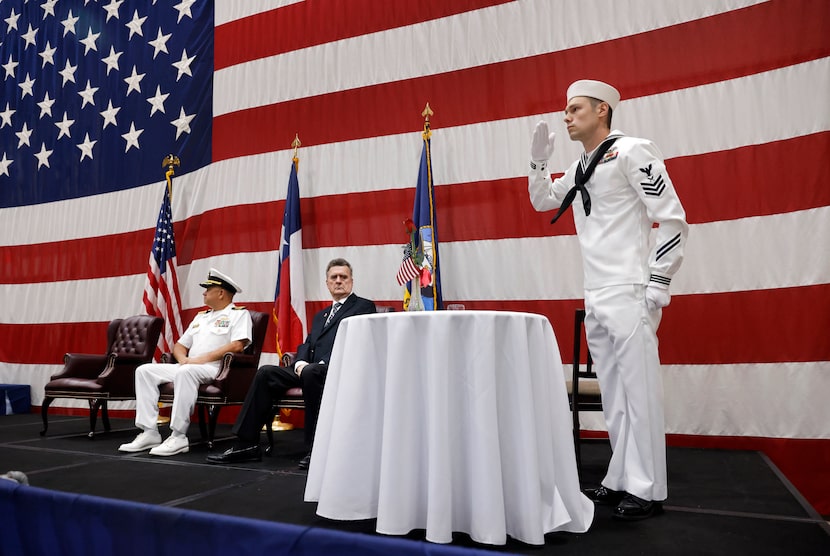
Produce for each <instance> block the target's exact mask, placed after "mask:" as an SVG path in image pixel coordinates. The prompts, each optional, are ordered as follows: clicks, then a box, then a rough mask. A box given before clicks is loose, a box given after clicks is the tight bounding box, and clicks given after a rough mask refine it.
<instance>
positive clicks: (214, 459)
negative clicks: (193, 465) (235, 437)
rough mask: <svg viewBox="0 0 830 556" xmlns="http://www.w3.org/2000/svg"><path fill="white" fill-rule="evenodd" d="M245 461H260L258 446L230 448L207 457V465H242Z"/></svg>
mask: <svg viewBox="0 0 830 556" xmlns="http://www.w3.org/2000/svg"><path fill="white" fill-rule="evenodd" d="M246 461H262V450H260V448H259V445H257V446H249V447H247V448H230V449H228V450H225V451H224V452H222V453H221V454H211V455H209V456H208V457H207V462H208V463H243V462H246Z"/></svg>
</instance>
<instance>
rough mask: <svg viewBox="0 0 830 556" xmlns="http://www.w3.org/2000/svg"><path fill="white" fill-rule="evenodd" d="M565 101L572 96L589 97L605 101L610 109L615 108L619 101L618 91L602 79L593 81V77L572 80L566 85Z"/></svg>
mask: <svg viewBox="0 0 830 556" xmlns="http://www.w3.org/2000/svg"><path fill="white" fill-rule="evenodd" d="M567 97H568V98H567V99H566V101H568V102H570V100H571V99H572V98H573V97H591V98H596V99H599V100H601V101H604V102H607V103H608V106H610V107H611V110H616V109H617V104H619V103H620V92H619V91H618V90H617V89H615V88H614V87H612V86H611V85H609V84H608V83H603V82H602V81H594V80H593V79H580V80H579V81H574V82H573V83H571V86H570V87H568V94H567Z"/></svg>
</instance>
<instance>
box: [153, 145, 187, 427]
mask: <svg viewBox="0 0 830 556" xmlns="http://www.w3.org/2000/svg"><path fill="white" fill-rule="evenodd" d="M180 164H181V160H179V157H178V156H176V155H174V154H168V155H167V156H165V157H164V160H162V161H161V167H162V168H164V167H167V171H166V172H165V173H164V179H165V180H167V198H168V199H170V212H171V213H172V212H173V175H174V174H175V173H176V170H175V166H179V165H180ZM171 226H172V222H171ZM158 406H159V410H161V408H162V407H164V404H163V403H161V402H158ZM169 422H170V417H167V416H166V415H162V414H161V411H159V416H158V418H157V419H156V424H158V425H163V424H165V423H169Z"/></svg>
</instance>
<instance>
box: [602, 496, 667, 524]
mask: <svg viewBox="0 0 830 556" xmlns="http://www.w3.org/2000/svg"><path fill="white" fill-rule="evenodd" d="M661 513H663V503H662V502H655V501H654V500H643V499H642V498H638V497H637V496H634V495H633V494H626V495H625V498H623V499H622V502H620V504H619V506H617V507H616V508H614V517H615V518H617V519H624V520H626V521H636V520H638V519H646V518H649V517H651V516H653V515H659V514H661Z"/></svg>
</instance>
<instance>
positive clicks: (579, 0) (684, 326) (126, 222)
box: [0, 0, 830, 514]
mask: <svg viewBox="0 0 830 556" xmlns="http://www.w3.org/2000/svg"><path fill="white" fill-rule="evenodd" d="M828 56H830V5H829V4H828V3H827V2H825V1H824V0H786V1H785V0H773V1H766V2H764V1H753V0H698V1H695V2H688V1H686V0H671V1H668V0H628V1H626V2H620V1H615V0H590V1H587V0H560V1H556V2H551V1H549V0H524V1H520V2H507V1H501V0H455V1H452V2H447V1H446V0H419V1H418V2H409V1H396V2H389V1H386V0H350V1H348V2H342V1H339V0H308V1H306V2H290V1H285V0H284V1H265V0H246V1H244V2H236V1H230V0H226V1H217V2H215V3H214V2H201V1H200V2H195V1H194V0H182V1H178V0H158V1H153V2H152V3H150V2H148V1H146V0H143V1H139V2H132V1H123V2H122V1H117V0H37V1H31V2H25V1H22V0H18V1H10V0H4V1H2V2H0V65H2V69H1V70H0V79H2V80H3V81H2V91H3V92H2V95H3V96H2V99H0V139H2V143H0V203H2V205H0V260H2V265H3V266H2V273H0V292H2V299H0V306H2V311H1V312H0V321H1V322H0V382H3V383H28V384H31V385H32V397H33V403H34V404H36V405H37V404H39V403H40V402H41V400H42V392H43V385H44V384H45V383H46V382H47V381H48V380H49V376H50V375H51V374H53V373H55V372H57V371H58V370H60V368H61V367H62V364H61V362H62V356H63V354H64V353H65V352H67V351H71V352H82V353H90V352H91V353H100V352H102V350H103V349H104V347H105V345H104V342H105V336H106V333H105V331H106V326H107V323H108V322H109V321H110V320H111V319H112V318H116V317H124V316H127V315H131V314H138V313H141V312H143V307H142V301H141V300H142V291H143V287H144V282H145V279H146V271H147V253H148V250H149V248H150V246H151V244H152V240H153V231H154V227H155V219H156V216H157V214H158V203H159V198H160V197H161V195H162V191H163V187H165V184H164V168H162V166H161V162H162V159H163V158H164V156H165V155H167V154H174V155H177V156H179V157H180V158H181V161H182V164H181V167H180V168H178V169H177V175H176V179H175V181H174V185H173V218H174V221H175V233H176V242H177V254H178V264H179V282H180V287H181V294H182V304H183V315H182V317H183V321H184V322H189V321H190V319H191V318H192V317H193V315H194V314H195V312H197V311H198V310H200V309H201V308H202V307H201V305H202V302H201V288H199V287H198V285H197V283H198V281H199V280H201V279H202V278H204V276H206V274H207V271H208V269H209V268H210V267H216V268H219V269H222V270H223V271H224V272H227V273H229V274H230V275H231V276H233V277H234V278H235V279H237V280H238V281H239V282H240V283H241V285H242V288H243V290H244V293H243V294H241V295H240V296H239V297H240V299H238V301H239V302H240V303H241V304H244V305H247V306H248V307H250V308H253V309H257V310H260V311H265V312H269V311H270V310H271V308H272V305H273V302H274V299H273V295H274V284H275V280H276V272H277V262H278V247H279V233H280V222H281V219H282V214H283V206H284V195H285V191H286V188H285V184H286V180H287V179H288V175H287V172H286V169H288V168H289V165H290V163H291V157H292V154H293V151H292V149H291V143H292V140H293V139H294V137H295V134H299V137H300V139H301V141H302V143H303V147H302V148H301V149H300V156H301V158H302V160H303V164H302V165H301V166H300V172H299V173H300V175H299V182H300V184H301V186H302V187H301V192H300V195H301V212H302V221H303V241H304V245H303V251H302V253H303V260H304V265H305V268H306V273H305V275H306V279H305V284H304V288H305V297H306V299H307V310H308V312H307V314H308V315H312V314H314V313H315V312H316V311H317V310H319V309H320V308H322V307H323V306H324V304H325V303H326V299H327V297H328V295H327V291H326V288H325V285H324V278H323V273H324V268H325V264H326V262H327V261H328V260H329V259H331V258H333V257H335V256H344V257H346V258H347V259H348V260H350V261H351V263H352V264H353V266H354V270H355V284H356V291H357V292H358V293H359V294H360V295H363V296H366V297H369V298H373V299H375V300H377V301H378V302H379V303H382V304H389V305H398V306H399V305H400V300H401V298H402V289H401V287H400V286H398V284H397V282H396V280H395V273H396V271H397V269H398V267H399V265H400V261H401V256H402V246H403V244H404V243H405V242H406V241H407V236H406V234H405V231H404V230H403V227H402V224H401V223H402V221H403V220H404V219H405V218H407V217H408V216H409V215H410V213H411V210H412V203H413V198H414V191H415V184H416V180H417V173H418V165H419V164H418V163H419V157H420V154H421V148H422V140H421V130H422V128H423V119H422V117H421V115H420V114H421V111H422V110H423V109H424V106H425V105H426V103H427V102H429V103H430V106H431V107H432V109H433V110H434V112H435V114H434V116H433V117H432V127H433V135H432V160H433V170H434V183H435V196H436V210H437V214H438V220H439V221H440V227H441V250H442V274H443V276H442V278H443V293H444V298H445V302H446V303H453V302H461V303H464V304H465V305H466V307H467V309H496V310H512V311H528V312H533V313H541V314H544V315H546V316H547V317H549V319H550V321H551V323H552V324H553V327H554V330H555V331H556V335H557V338H558V341H559V344H560V348H561V351H562V356H563V358H564V359H565V360H568V359H569V358H570V349H571V348H570V346H571V343H572V330H571V326H572V324H571V323H572V322H573V311H574V309H576V308H577V307H579V306H580V305H581V301H580V300H581V296H582V292H581V280H582V277H581V267H580V256H579V248H578V244H577V241H576V238H575V235H574V228H573V223H572V221H570V219H564V220H563V221H562V222H560V223H558V224H557V225H556V226H550V225H549V220H550V217H551V215H550V214H539V213H535V212H534V211H533V209H532V208H531V206H530V203H529V201H528V197H527V185H526V171H527V163H528V157H529V144H530V137H531V133H532V130H533V126H534V124H535V123H536V122H537V121H538V119H539V118H540V117H545V118H547V119H548V121H549V122H550V123H551V124H552V125H553V127H554V130H555V131H557V133H558V136H559V137H558V140H557V148H556V153H555V154H554V157H553V159H552V161H551V167H552V168H553V171H554V173H561V172H563V171H564V170H565V168H566V167H567V166H568V164H569V163H570V162H571V161H573V160H574V159H575V158H576V157H577V156H578V155H579V150H580V149H579V146H578V145H576V144H572V143H570V142H569V141H568V140H567V134H566V132H565V129H564V126H563V125H562V117H561V110H562V108H563V106H564V103H565V98H564V94H565V89H566V87H567V85H568V84H569V83H570V82H571V81H573V80H574V79H577V78H594V79H602V80H606V81H609V82H611V83H613V84H615V85H616V86H617V87H618V88H619V89H620V91H621V93H622V96H623V99H624V100H623V101H622V103H621V104H620V106H619V107H618V109H617V111H616V113H615V116H614V120H615V127H617V128H619V129H621V130H623V131H624V132H625V133H627V134H629V135H635V136H642V137H647V138H650V139H652V140H654V141H655V142H656V143H657V144H658V145H659V146H660V147H661V149H662V150H663V152H664V153H665V155H666V157H667V164H668V169H669V171H670V173H671V176H672V179H673V181H674V183H675V186H676V187H677V190H678V192H679V194H680V196H681V199H682V200H683V202H684V204H685V207H686V210H687V213H688V219H689V223H690V225H691V231H690V234H689V243H688V248H687V256H686V260H685V263H684V266H683V268H682V269H681V271H680V272H679V274H678V275H677V276H676V277H675V279H674V282H673V284H672V291H673V294H674V296H673V299H672V304H671V306H670V307H669V308H668V309H667V310H666V312H665V314H664V320H663V323H662V325H661V329H660V336H661V346H660V347H661V352H662V360H663V363H664V365H665V371H664V375H665V392H666V418H667V427H668V431H669V432H670V433H671V436H670V438H669V443H670V444H675V445H680V444H688V445H697V446H717V447H732V448H751V449H762V450H765V451H766V452H767V453H768V454H770V455H771V457H772V459H773V461H775V462H776V463H777V464H778V465H779V466H780V467H782V469H783V470H784V471H785V472H786V473H787V474H788V476H789V477H790V478H791V479H792V480H793V481H794V483H795V484H796V486H798V487H800V488H801V489H802V491H803V492H804V493H805V494H806V495H807V497H808V499H810V500H811V501H812V502H813V504H814V505H815V506H816V507H817V508H818V509H819V510H820V511H822V512H823V513H825V514H827V513H830V481H828V480H827V469H830V404H829V403H828V402H827V400H828V398H830V336H829V335H828V332H829V331H830V256H828V253H830V165H828V164H827V155H828V152H830V100H828V99H830V57H828ZM276 360H277V357H276V346H275V344H274V339H273V334H269V335H268V340H267V342H266V345H265V354H264V355H263V362H268V363H272V362H275V361H276ZM58 403H63V404H65V405H64V406H63V407H65V408H68V409H65V410H64V411H72V407H74V406H72V405H71V404H72V402H70V401H68V400H59V401H58ZM56 405H57V404H56ZM78 407H80V406H78ZM121 407H122V409H124V410H128V409H129V408H130V406H129V405H125V406H121ZM585 424H586V426H588V427H595V428H601V427H602V424H601V422H597V421H586V423H585Z"/></svg>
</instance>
